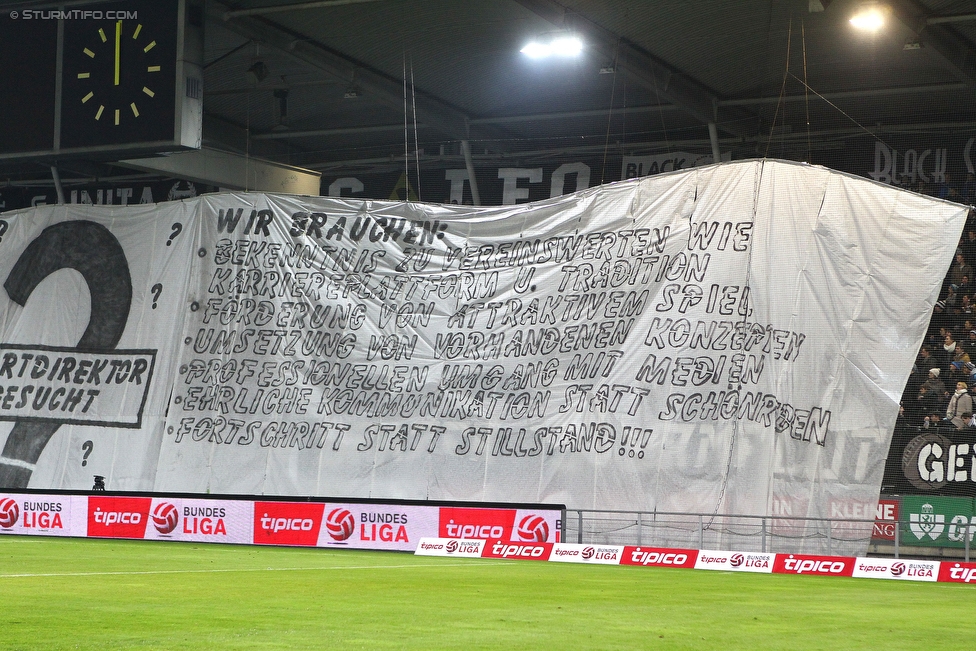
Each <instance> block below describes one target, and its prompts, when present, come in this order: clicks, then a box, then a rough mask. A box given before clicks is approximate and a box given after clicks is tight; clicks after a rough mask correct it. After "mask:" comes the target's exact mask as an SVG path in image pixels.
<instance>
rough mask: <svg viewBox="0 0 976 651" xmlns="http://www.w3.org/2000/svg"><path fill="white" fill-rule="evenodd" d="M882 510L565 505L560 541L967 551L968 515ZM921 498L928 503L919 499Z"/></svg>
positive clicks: (773, 549)
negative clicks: (763, 511)
mask: <svg viewBox="0 0 976 651" xmlns="http://www.w3.org/2000/svg"><path fill="white" fill-rule="evenodd" d="M884 506H885V505H884V504H883V503H882V504H881V505H880V506H879V513H881V514H884V513H885V511H887V515H889V517H887V518H875V519H864V518H803V517H783V516H753V515H730V514H713V513H676V512H664V511H651V512H638V511H612V510H590V509H567V511H566V521H565V523H564V524H563V539H564V540H565V541H566V542H570V543H577V544H587V545H636V546H641V545H646V546H653V547H662V548H681V549H709V550H722V551H737V552H755V553H799V554H824V555H828V556H832V555H840V556H861V555H863V554H864V553H865V552H867V553H869V554H871V555H873V556H892V557H894V558H900V557H902V556H913V557H915V556H918V557H934V558H961V559H964V560H965V561H966V562H968V561H969V559H970V550H971V547H972V541H973V535H974V534H976V521H974V518H972V517H971V516H963V515H958V514H957V515H955V516H953V517H947V516H946V514H944V513H936V512H935V509H934V508H932V509H926V510H924V511H922V512H921V513H908V514H907V516H908V517H899V516H898V515H896V513H893V512H892V510H891V509H887V510H886V509H884ZM926 506H931V505H928V504H927V503H926Z"/></svg>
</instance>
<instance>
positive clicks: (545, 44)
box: [520, 36, 583, 59]
mask: <svg viewBox="0 0 976 651" xmlns="http://www.w3.org/2000/svg"><path fill="white" fill-rule="evenodd" d="M520 51H521V52H522V54H524V55H525V56H527V57H529V58H530V59H544V58H546V57H550V56H559V57H573V56H577V55H579V53H580V52H582V51H583V41H581V40H580V39H579V38H577V37H575V36H556V37H553V38H550V39H549V40H548V41H541V40H539V41H530V42H529V43H528V44H527V45H526V46H525V47H523V48H522V49H521V50H520Z"/></svg>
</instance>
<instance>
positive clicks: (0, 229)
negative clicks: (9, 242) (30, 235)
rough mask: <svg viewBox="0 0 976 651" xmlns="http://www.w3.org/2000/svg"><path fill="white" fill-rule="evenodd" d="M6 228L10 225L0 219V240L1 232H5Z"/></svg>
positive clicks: (0, 240) (0, 237)
mask: <svg viewBox="0 0 976 651" xmlns="http://www.w3.org/2000/svg"><path fill="white" fill-rule="evenodd" d="M8 228H10V226H9V225H8V224H7V222H5V221H3V220H2V219H0V242H2V241H3V234H4V233H6V232H7V229H8Z"/></svg>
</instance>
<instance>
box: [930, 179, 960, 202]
mask: <svg viewBox="0 0 976 651" xmlns="http://www.w3.org/2000/svg"><path fill="white" fill-rule="evenodd" d="M935 196H937V197H938V198H939V199H948V200H949V201H958V200H959V190H957V189H956V188H954V187H953V186H952V175H951V174H950V173H949V172H946V173H945V176H943V177H942V181H940V182H939V183H937V184H936V186H935Z"/></svg>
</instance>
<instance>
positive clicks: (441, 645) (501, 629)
mask: <svg viewBox="0 0 976 651" xmlns="http://www.w3.org/2000/svg"><path fill="white" fill-rule="evenodd" d="M974 607H976V585H962V584H924V583H910V582H898V581H875V580H868V579H844V578H828V577H813V576H786V575H774V576H770V575H750V574H733V573H723V572H696V571H691V570H670V569H657V568H640V567H623V566H621V567H615V566H590V565H569V564H563V563H539V562H527V561H488V560H463V559H440V558H430V557H415V556H411V555H408V554H396V553H388V552H356V551H344V550H320V549H297V548H271V547H245V546H223V545H195V544H192V543H166V542H138V541H109V540H63V539H61V540H59V539H43V538H24V537H12V536H4V537H0V649H44V650H48V649H93V650H95V649H97V650H99V651H104V650H110V649H208V650H212V649H497V648H510V649H556V648H558V649H791V650H794V649H885V650H886V651H893V650H896V649H918V648H922V647H928V646H933V647H938V648H939V649H940V651H943V650H946V649H963V648H969V647H970V646H971V644H972V642H971V640H970V639H969V636H967V635H965V634H960V633H961V632H962V631H963V630H964V629H959V628H958V626H959V625H960V624H959V623H960V622H966V621H969V620H970V618H971V617H972V613H973V610H974ZM951 631H952V632H953V633H950V632H951Z"/></svg>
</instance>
